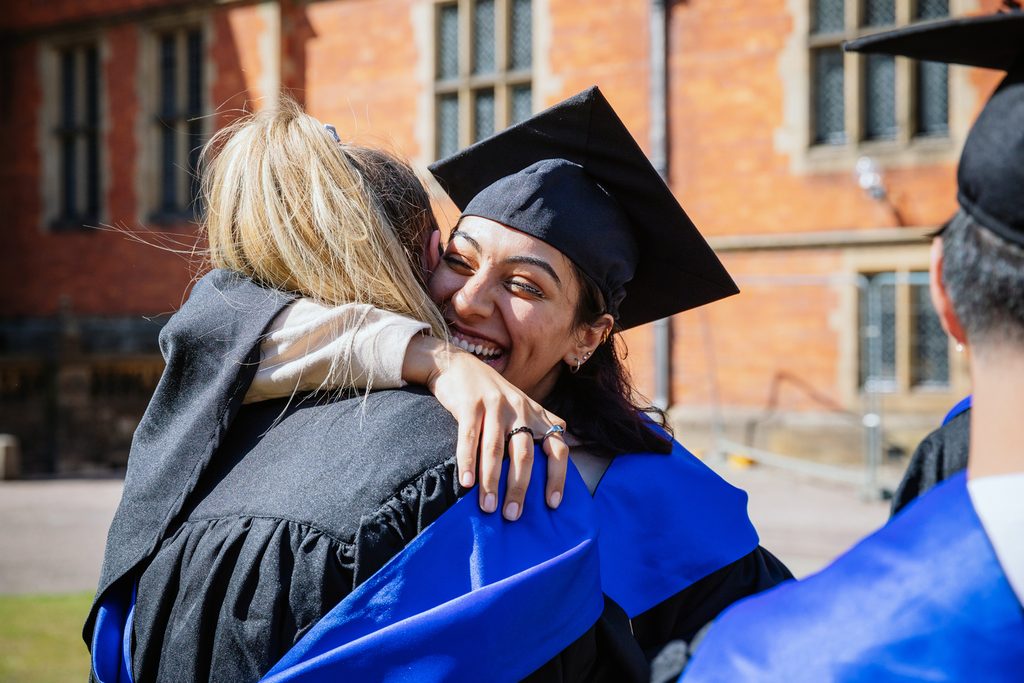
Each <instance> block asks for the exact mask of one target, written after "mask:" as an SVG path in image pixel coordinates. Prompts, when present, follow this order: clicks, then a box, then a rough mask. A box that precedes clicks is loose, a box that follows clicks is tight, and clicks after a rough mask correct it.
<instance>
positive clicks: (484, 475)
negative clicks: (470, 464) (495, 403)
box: [479, 411, 521, 512]
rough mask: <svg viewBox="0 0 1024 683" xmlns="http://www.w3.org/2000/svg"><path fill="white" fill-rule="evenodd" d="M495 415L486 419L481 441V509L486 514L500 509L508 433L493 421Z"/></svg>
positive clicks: (490, 414) (490, 415)
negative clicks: (501, 480)
mask: <svg viewBox="0 0 1024 683" xmlns="http://www.w3.org/2000/svg"><path fill="white" fill-rule="evenodd" d="M493 414H494V413H493V411H491V412H490V413H489V414H488V415H487V416H486V417H485V419H484V421H483V437H482V438H481V440H480V465H479V467H480V509H481V510H483V511H484V512H494V511H495V510H497V509H498V480H499V479H500V478H501V461H502V459H503V458H504V457H505V434H506V432H505V430H504V429H503V428H502V425H501V423H500V421H498V420H495V419H492V415H493ZM520 509H521V508H520Z"/></svg>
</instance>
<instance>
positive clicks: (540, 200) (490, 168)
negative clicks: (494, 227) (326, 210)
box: [430, 87, 739, 329]
mask: <svg viewBox="0 0 1024 683" xmlns="http://www.w3.org/2000/svg"><path fill="white" fill-rule="evenodd" d="M430 171H431V173H433V174H434V175H435V176H436V177H437V179H438V181H439V182H440V183H441V186H442V187H443V188H444V189H445V190H446V191H447V192H448V194H449V196H451V198H452V200H453V201H454V202H455V204H456V205H457V206H458V207H459V209H460V210H462V212H463V215H472V216H480V217H483V218H489V219H490V220H493V221H496V222H498V223H501V224H503V225H506V226H508V227H511V228H515V229H516V230H519V231H521V232H524V233H526V234H528V235H531V236H533V237H536V238H538V239H541V240H543V241H545V242H547V243H548V244H550V245H551V246H553V247H555V248H556V249H558V250H559V251H560V252H562V253H563V254H565V256H566V257H568V258H569V260H571V261H572V262H573V263H575V264H576V265H577V266H579V267H580V269H581V270H582V271H583V272H584V273H586V274H587V276H588V277H590V278H591V279H592V280H593V281H594V282H595V283H596V284H597V286H598V287H599V288H600V290H601V292H602V294H603V295H604V297H605V301H606V302H607V304H608V310H609V312H610V313H611V314H612V315H613V316H615V317H616V319H617V321H618V323H619V325H620V326H621V327H622V329H627V328H630V327H635V326H637V325H642V324H643V323H647V322H650V321H652V320H657V319H659V318H664V317H666V316H669V315H672V314H673V313H678V312H680V311H685V310H687V309H690V308H694V307H696V306H701V305H703V304H706V303H710V302H712V301H716V300H718V299H721V298H723V297H726V296H730V295H732V294H735V293H737V292H738V291H739V290H738V289H737V288H736V284H735V283H734V282H733V281H732V278H731V277H729V274H728V273H727V272H726V270H725V268H724V267H723V266H722V264H721V262H720V261H719V260H718V257H717V256H716V255H715V253H714V251H712V250H711V247H709V246H708V244H707V242H706V241H705V240H704V238H703V237H702V236H701V235H700V233H699V232H698V231H697V228H696V227H694V225H693V222H692V221H691V220H690V219H689V217H688V216H687V215H686V212H685V211H683V209H682V207H681V206H679V202H677V201H676V198H675V196H673V194H672V191H671V190H669V188H668V186H667V185H666V184H665V182H664V181H663V180H662V178H661V176H660V175H659V174H658V172H657V171H656V170H655V168H654V167H653V166H652V165H651V163H650V161H648V160H647V157H646V156H645V155H644V153H643V150H641V149H640V146H639V145H638V144H637V143H636V141H635V140H634V139H633V137H632V136H631V135H630V134H629V131H628V130H627V129H626V127H625V125H623V123H622V121H621V120H619V117H618V116H617V115H616V113H615V111H614V110H613V109H612V108H611V105H609V104H608V101H607V100H606V99H605V98H604V95H602V94H601V91H600V90H598V89H597V88H596V87H593V88H590V89H589V90H585V91H583V92H581V93H579V94H578V95H575V96H573V97H570V98H569V99H567V100H565V101H563V102H561V103H559V104H556V105H555V106H553V107H551V108H550V109H547V110H545V111H543V112H541V113H539V114H536V115H535V116H533V117H531V118H529V119H527V120H525V121H523V122H521V123H518V124H516V125H514V126H512V127H510V128H508V129H506V130H504V131H502V132H500V133H498V134H496V135H493V136H491V137H489V138H487V139H485V140H482V141H480V142H478V143H476V144H474V145H472V146H470V147H467V148H466V149H464V150H462V151H460V152H458V153H456V154H454V155H452V156H450V157H448V158H447V159H442V160H440V161H438V162H436V163H434V164H432V165H431V166H430Z"/></svg>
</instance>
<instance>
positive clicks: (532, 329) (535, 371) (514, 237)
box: [429, 216, 587, 401]
mask: <svg viewBox="0 0 1024 683" xmlns="http://www.w3.org/2000/svg"><path fill="white" fill-rule="evenodd" d="M429 289H430V296H431V297H432V298H433V299H434V301H435V302H436V303H437V304H438V305H439V306H440V307H441V310H442V311H443V313H444V316H445V319H446V320H447V321H448V325H449V327H450V328H451V332H452V336H453V339H454V341H455V343H456V344H458V345H459V346H461V347H462V348H464V349H466V350H469V351H470V352H472V353H474V354H475V355H476V356H477V357H478V358H481V359H482V360H484V362H486V363H487V364H488V365H490V366H491V367H493V368H494V369H496V370H497V371H498V372H500V373H501V374H502V375H503V376H504V377H505V379H507V380H508V381H510V382H511V383H512V384H514V385H516V386H517V387H519V388H520V389H522V390H523V391H524V392H526V394H527V395H529V396H530V397H531V398H533V399H534V400H537V401H541V400H543V399H544V398H545V397H546V396H547V395H548V393H549V392H550V391H551V389H552V387H554V384H555V380H556V379H557V377H558V372H559V371H560V368H559V364H560V363H562V362H563V361H566V362H573V360H572V359H573V358H574V357H576V356H582V355H583V351H584V350H587V349H582V346H581V341H580V340H579V339H578V335H576V334H575V333H574V332H575V331H574V329H573V319H574V317H575V311H576V302H577V297H578V296H579V285H578V284H577V282H576V277H575V274H574V272H573V268H572V264H571V263H570V262H569V260H568V259H567V258H566V257H565V256H563V255H562V253H561V252H560V251H558V250H557V249H555V248H554V247H552V246H551V245H549V244H547V243H545V242H542V241H541V240H539V239H537V238H535V237H530V236H529V235H527V234H525V233H522V232H519V231H518V230H514V229H512V228H508V227H505V226H503V225H501V224H500V223H496V222H494V221H492V220H488V219H486V218H479V217H476V216H466V217H465V218H463V219H462V220H461V221H460V222H459V225H458V226H457V229H456V230H455V231H454V232H453V233H452V236H451V239H450V240H449V241H448V248H447V249H446V250H445V252H444V255H443V256H442V258H441V263H440V264H439V265H438V266H437V268H436V269H435V270H434V273H433V275H432V276H431V278H430V285H429ZM581 349H582V350H581Z"/></svg>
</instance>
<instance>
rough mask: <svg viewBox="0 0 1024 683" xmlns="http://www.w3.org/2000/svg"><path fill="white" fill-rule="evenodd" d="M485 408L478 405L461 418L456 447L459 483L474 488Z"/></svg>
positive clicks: (464, 486)
mask: <svg viewBox="0 0 1024 683" xmlns="http://www.w3.org/2000/svg"><path fill="white" fill-rule="evenodd" d="M482 418H483V410H482V409H480V407H479V406H478V407H477V409H476V410H474V411H473V412H471V413H470V415H469V416H464V417H462V418H460V419H459V440H458V443H457V445H456V447H455V460H456V461H457V462H458V463H459V483H460V484H461V485H462V488H466V489H468V488H472V487H473V484H474V483H475V482H476V454H477V449H478V448H479V445H480V421H481V419H482Z"/></svg>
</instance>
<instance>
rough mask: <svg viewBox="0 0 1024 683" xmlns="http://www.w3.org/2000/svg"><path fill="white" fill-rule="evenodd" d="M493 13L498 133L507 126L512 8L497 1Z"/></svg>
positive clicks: (495, 103)
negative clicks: (507, 76)
mask: <svg viewBox="0 0 1024 683" xmlns="http://www.w3.org/2000/svg"><path fill="white" fill-rule="evenodd" d="M494 11H495V27H494V33H495V35H494V39H495V46H494V49H495V55H494V56H495V61H494V65H495V72H496V73H495V79H494V80H495V82H494V117H495V121H494V130H495V131H499V130H502V129H504V128H505V127H506V126H508V122H509V107H510V104H509V103H510V100H511V98H510V97H509V96H508V85H507V78H506V75H507V73H508V66H509V64H508V63H509V25H510V23H511V21H512V8H511V3H509V2H508V0H497V2H496V3H495V7H494Z"/></svg>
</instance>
